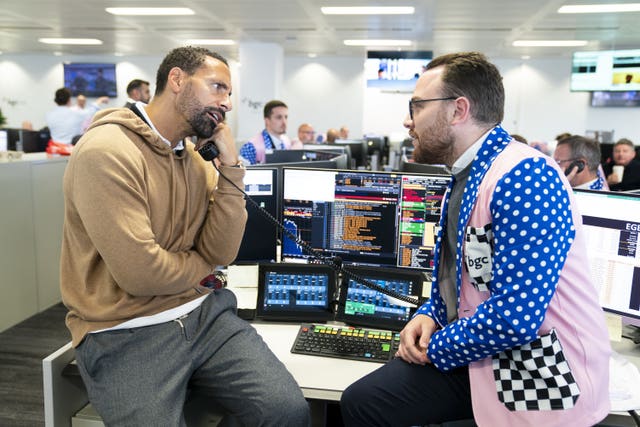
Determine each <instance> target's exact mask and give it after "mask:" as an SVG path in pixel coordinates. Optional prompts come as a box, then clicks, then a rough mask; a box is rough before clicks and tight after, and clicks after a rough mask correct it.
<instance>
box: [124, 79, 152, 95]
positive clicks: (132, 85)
mask: <svg viewBox="0 0 640 427" xmlns="http://www.w3.org/2000/svg"><path fill="white" fill-rule="evenodd" d="M142 85H147V86H149V82H148V81H146V80H140V79H133V80H131V81H130V82H129V84H128V85H127V95H131V93H132V92H133V91H134V90H136V89H140V88H141V87H142Z"/></svg>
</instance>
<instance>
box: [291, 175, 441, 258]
mask: <svg viewBox="0 0 640 427" xmlns="http://www.w3.org/2000/svg"><path fill="white" fill-rule="evenodd" d="M450 180H451V178H450V177H449V176H444V175H421V174H400V173H397V172H374V171H365V170H319V169H294V168H287V167H285V168H284V169H283V187H282V189H283V203H282V220H283V223H284V226H285V228H286V229H287V230H289V231H290V232H291V233H292V234H293V235H295V236H297V237H298V238H299V239H300V240H302V241H303V242H306V243H307V244H309V245H310V246H311V247H312V248H313V249H315V250H316V251H317V253H319V254H321V255H322V256H324V257H336V256H339V257H340V258H341V259H342V261H343V262H344V263H345V264H348V265H370V266H378V267H382V266H389V267H404V268H410V269H420V270H432V269H433V255H432V252H433V248H434V246H435V228H436V226H437V224H438V222H439V218H440V209H441V203H442V198H443V196H444V193H445V191H446V189H447V187H448V185H449V181H450ZM282 257H283V259H285V260H310V259H312V258H313V257H314V256H312V255H309V254H308V253H307V252H306V250H305V249H304V248H303V247H302V246H301V245H300V244H299V243H298V242H296V241H294V239H292V238H291V237H290V236H288V235H287V234H284V235H283V238H282Z"/></svg>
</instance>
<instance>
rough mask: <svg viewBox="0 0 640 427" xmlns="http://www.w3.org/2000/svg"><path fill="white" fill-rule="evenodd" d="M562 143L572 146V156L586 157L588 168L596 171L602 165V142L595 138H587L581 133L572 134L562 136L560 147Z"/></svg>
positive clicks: (559, 142)
mask: <svg viewBox="0 0 640 427" xmlns="http://www.w3.org/2000/svg"><path fill="white" fill-rule="evenodd" d="M561 145H568V146H569V147H571V157H572V158H576V159H577V158H585V159H587V168H588V169H589V170H590V171H592V172H595V171H596V169H598V166H600V159H601V157H602V155H601V153H600V144H599V143H598V141H596V140H595V139H591V138H586V137H584V136H580V135H571V136H567V137H565V138H562V139H560V140H559V141H558V145H557V146H556V147H559V146H561Z"/></svg>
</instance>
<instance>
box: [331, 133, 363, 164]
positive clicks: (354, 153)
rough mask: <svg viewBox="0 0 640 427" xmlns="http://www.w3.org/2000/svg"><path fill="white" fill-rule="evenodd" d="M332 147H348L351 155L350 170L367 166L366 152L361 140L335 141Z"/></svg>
mask: <svg viewBox="0 0 640 427" xmlns="http://www.w3.org/2000/svg"><path fill="white" fill-rule="evenodd" d="M334 145H343V146H348V147H349V151H350V153H351V169H356V168H359V167H364V166H366V165H367V150H366V148H365V145H364V141H363V140H361V139H336V140H335V142H334Z"/></svg>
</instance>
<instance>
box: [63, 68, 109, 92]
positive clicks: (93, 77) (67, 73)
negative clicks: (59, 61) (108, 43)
mask: <svg viewBox="0 0 640 427" xmlns="http://www.w3.org/2000/svg"><path fill="white" fill-rule="evenodd" d="M63 68H64V86H65V87H66V88H69V89H70V90H71V95H73V96H78V95H80V94H82V95H84V96H86V97H92V98H95V97H99V96H109V97H116V96H118V91H117V88H116V64H107V63H85V62H83V63H80V62H73V63H67V64H63Z"/></svg>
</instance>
